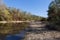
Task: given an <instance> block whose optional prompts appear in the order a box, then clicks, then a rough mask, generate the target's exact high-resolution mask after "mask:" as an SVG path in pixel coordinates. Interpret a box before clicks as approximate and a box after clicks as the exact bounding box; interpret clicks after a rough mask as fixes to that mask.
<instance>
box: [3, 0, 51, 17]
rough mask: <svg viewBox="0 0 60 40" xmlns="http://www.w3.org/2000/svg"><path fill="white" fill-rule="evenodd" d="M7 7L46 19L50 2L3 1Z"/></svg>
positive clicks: (38, 0)
mask: <svg viewBox="0 0 60 40" xmlns="http://www.w3.org/2000/svg"><path fill="white" fill-rule="evenodd" d="M3 1H4V3H5V4H6V5H7V6H8V7H14V8H18V9H21V10H23V11H27V12H30V13H32V14H33V15H37V16H42V17H48V16H47V10H48V6H49V4H50V2H51V1H52V0H3Z"/></svg>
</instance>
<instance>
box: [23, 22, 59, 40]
mask: <svg viewBox="0 0 60 40" xmlns="http://www.w3.org/2000/svg"><path fill="white" fill-rule="evenodd" d="M39 25H44V24H41V23H40V24H39ZM24 40H60V32H59V31H56V30H49V29H47V28H45V27H41V26H40V27H34V26H33V27H32V29H30V30H29V31H28V32H27V33H26V35H25V39H24Z"/></svg>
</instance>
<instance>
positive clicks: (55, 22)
mask: <svg viewBox="0 0 60 40" xmlns="http://www.w3.org/2000/svg"><path fill="white" fill-rule="evenodd" d="M48 22H49V25H50V28H54V29H56V30H60V0H54V1H52V2H51V3H50V5H49V10H48Z"/></svg>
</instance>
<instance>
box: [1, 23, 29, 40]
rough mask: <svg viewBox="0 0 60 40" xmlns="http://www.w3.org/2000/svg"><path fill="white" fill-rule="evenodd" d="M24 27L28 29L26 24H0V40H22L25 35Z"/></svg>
mask: <svg viewBox="0 0 60 40" xmlns="http://www.w3.org/2000/svg"><path fill="white" fill-rule="evenodd" d="M26 27H28V23H17V24H16V23H14V24H13V23H6V24H0V39H1V40H22V39H23V38H24V36H25V33H26V31H25V30H24V29H25V28H26ZM2 35H3V36H2ZM1 37H2V38H1Z"/></svg>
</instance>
